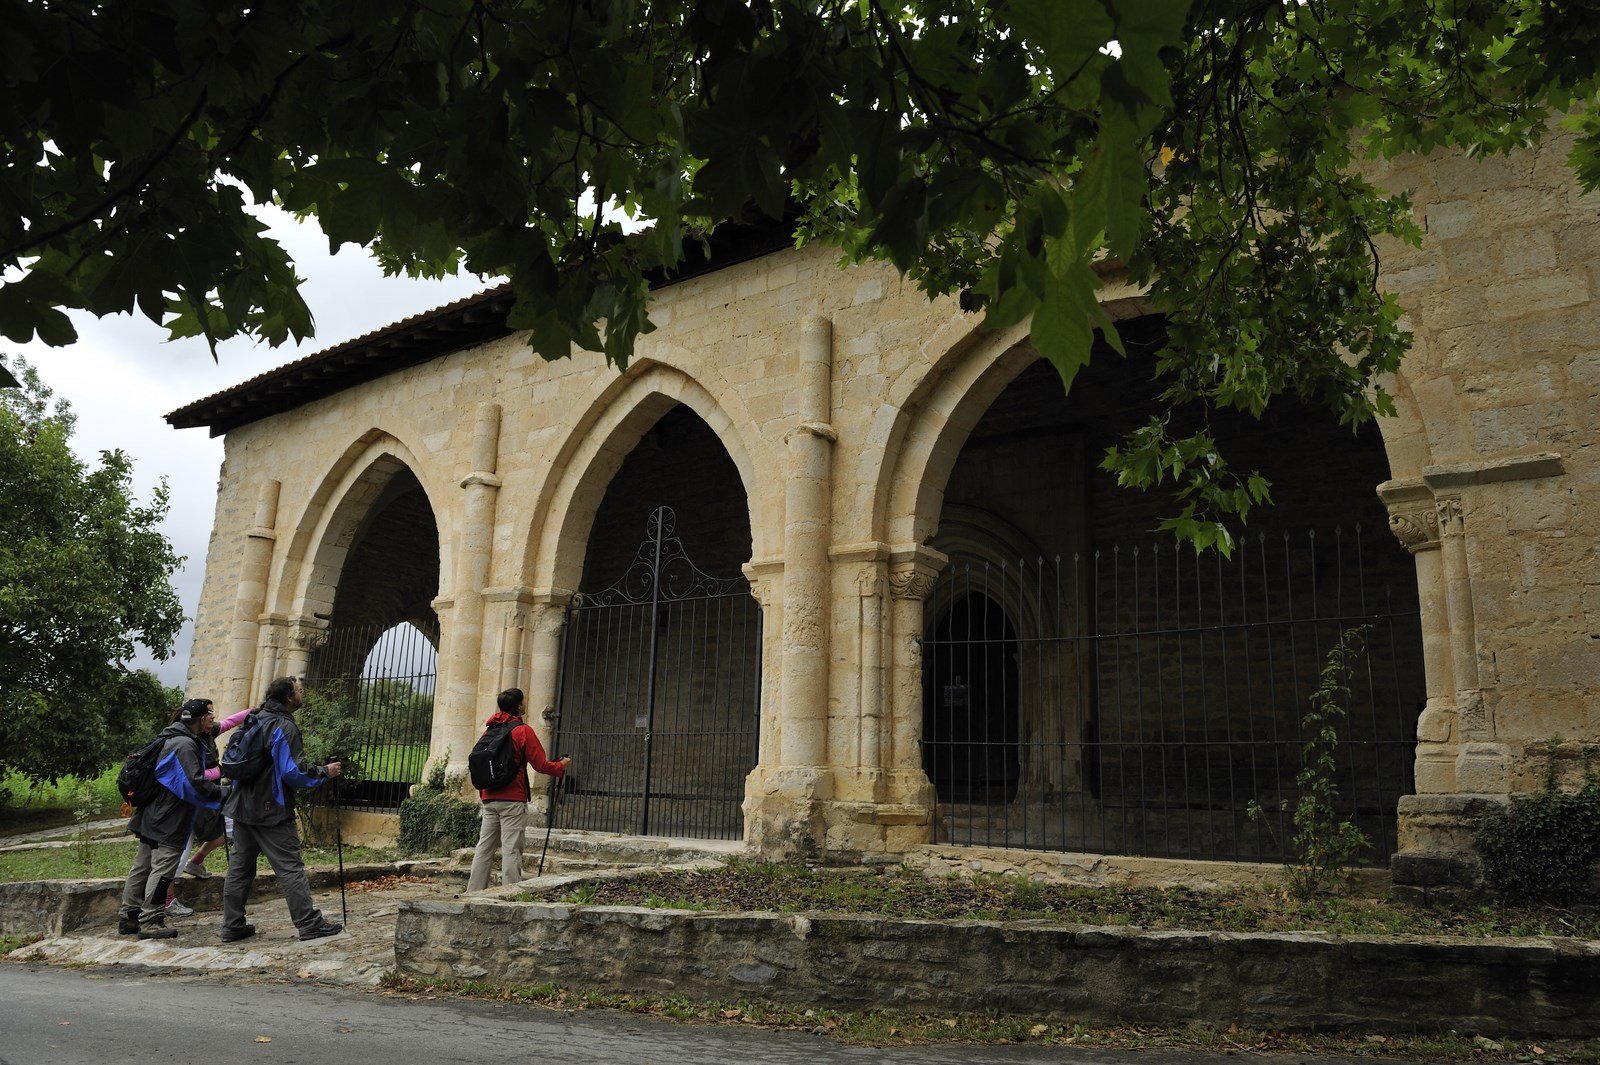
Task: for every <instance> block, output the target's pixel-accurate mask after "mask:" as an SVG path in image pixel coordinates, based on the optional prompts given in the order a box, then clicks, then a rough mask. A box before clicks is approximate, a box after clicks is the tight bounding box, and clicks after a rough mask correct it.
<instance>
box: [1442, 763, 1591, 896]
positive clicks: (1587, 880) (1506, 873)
mask: <svg viewBox="0 0 1600 1065" xmlns="http://www.w3.org/2000/svg"><path fill="white" fill-rule="evenodd" d="M1561 746H1562V741H1561V737H1559V736H1556V737H1554V738H1552V739H1551V740H1550V744H1549V747H1548V749H1547V755H1548V757H1547V761H1546V764H1545V779H1544V787H1543V789H1541V790H1540V791H1538V792H1536V793H1534V794H1532V795H1518V796H1516V797H1514V798H1512V799H1511V801H1510V802H1509V803H1507V804H1506V805H1505V806H1503V807H1501V808H1499V809H1496V810H1493V811H1491V812H1490V813H1489V814H1488V815H1487V816H1486V817H1485V818H1484V821H1483V825H1482V827H1481V828H1479V830H1478V833H1477V835H1476V837H1475V838H1474V839H1473V844H1474V846H1476V848H1477V850H1478V854H1479V856H1480V857H1481V858H1482V859H1483V874H1484V878H1485V879H1486V880H1488V882H1489V883H1490V885H1492V886H1493V887H1494V889H1495V890H1496V891H1498V892H1499V893H1500V895H1501V896H1502V897H1503V898H1505V899H1506V900H1507V901H1509V902H1547V903H1553V904H1555V905H1558V906H1564V905H1569V904H1571V903H1574V902H1583V901H1588V902H1592V901H1594V900H1595V899H1596V898H1597V897H1600V892H1597V891H1596V889H1595V882H1594V865H1595V859H1596V857H1597V856H1600V771H1597V769H1596V766H1595V751H1594V749H1593V748H1591V747H1587V746H1585V747H1583V748H1582V749H1581V750H1582V755H1581V757H1582V761H1583V783H1582V785H1581V786H1580V787H1579V788H1578V790H1577V791H1574V792H1564V791H1562V790H1561V788H1560V785H1559V782H1558V780H1557V775H1558V774H1557V763H1558V760H1559V753H1560V750H1561Z"/></svg>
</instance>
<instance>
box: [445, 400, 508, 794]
mask: <svg viewBox="0 0 1600 1065" xmlns="http://www.w3.org/2000/svg"><path fill="white" fill-rule="evenodd" d="M499 446H500V406H499V404H497V403H482V404H479V405H478V407H477V409H476V411H475V412H474V424H473V427H472V453H471V469H470V470H469V472H468V473H467V475H466V476H465V477H463V478H462V479H461V490H462V492H463V493H465V499H464V500H463V505H462V518H461V525H460V527H459V529H458V531H457V533H456V536H455V542H454V547H455V572H454V574H453V575H452V583H453V585H454V587H453V589H452V593H453V594H452V598H453V602H454V606H453V608H452V609H451V611H450V623H449V625H448V627H447V626H446V624H445V618H444V616H443V615H441V616H440V619H439V627H440V633H441V634H442V638H441V640H440V643H441V645H442V647H441V653H440V655H439V674H440V676H439V689H438V693H439V697H438V698H437V700H436V701H435V704H434V717H433V752H434V754H436V755H437V754H438V753H440V752H441V751H442V750H443V749H444V746H448V747H449V749H450V765H451V768H452V769H464V768H465V766H466V763H467V754H468V753H469V752H470V751H471V750H472V744H473V743H474V742H476V740H477V733H478V728H477V725H478V719H479V714H478V710H479V704H480V703H482V702H483V700H482V698H481V693H480V692H479V690H478V687H479V684H480V683H481V679H482V677H483V669H484V664H485V662H484V658H485V655H484V651H485V648H484V640H483V616H484V615H483V609H484V602H483V593H484V590H485V587H486V586H487V585H488V583H489V573H490V569H491V565H490V564H491V562H492V561H493V553H494V520H495V503H496V498H497V496H498V494H499V490H500V478H499V476H498V475H497V474H496V473H495V469H496V465H497V462H498V453H499ZM490 694H491V696H492V694H493V693H490ZM441 741H442V743H443V746H441Z"/></svg>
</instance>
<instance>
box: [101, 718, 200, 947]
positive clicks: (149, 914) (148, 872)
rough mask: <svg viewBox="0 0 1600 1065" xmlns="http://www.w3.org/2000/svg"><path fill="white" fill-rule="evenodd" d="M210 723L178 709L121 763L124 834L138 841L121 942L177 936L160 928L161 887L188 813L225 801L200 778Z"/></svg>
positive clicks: (182, 844)
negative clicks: (128, 809)
mask: <svg viewBox="0 0 1600 1065" xmlns="http://www.w3.org/2000/svg"><path fill="white" fill-rule="evenodd" d="M211 722H212V716H211V710H210V706H209V704H208V703H206V702H205V701H204V700H191V701H189V702H187V703H185V704H184V705H183V709H182V710H180V711H179V713H178V718H177V720H175V721H173V722H172V723H171V724H170V725H168V726H167V727H166V728H164V729H162V730H161V733H160V735H158V736H157V737H156V738H155V739H154V740H152V741H151V742H150V743H149V744H146V745H145V747H144V748H143V749H142V750H141V751H140V752H139V753H138V754H135V755H134V756H133V757H131V758H129V760H128V765H127V767H126V768H125V769H124V770H123V774H122V775H120V776H119V777H118V787H119V789H121V788H124V787H126V790H125V791H124V795H125V797H126V798H128V800H129V801H130V802H131V803H132V804H133V808H134V809H133V816H132V817H130V818H129V819H128V831H129V832H131V833H133V835H134V836H135V837H136V838H137V839H138V840H139V849H138V851H137V852H136V853H135V854H134V857H133V868H131V869H129V870H128V878H127V879H126V880H125V881H123V885H122V904H121V906H120V907H119V908H118V911H117V932H118V933H119V934H121V935H125V936H131V935H138V937H139V938H140V939H171V938H173V937H174V936H176V935H177V934H178V930H177V929H176V928H168V927H167V888H168V887H170V886H171V884H172V882H173V881H174V880H175V879H177V876H178V863H179V862H180V861H181V860H182V859H183V852H184V850H185V848H187V847H188V845H189V839H190V836H191V834H192V833H193V831H194V822H195V815H196V813H198V812H199V811H200V810H202V809H205V810H215V809H217V807H218V806H220V805H221V800H222V799H223V798H224V797H225V794H226V793H225V790H224V789H223V788H222V787H220V786H219V785H218V784H217V783H216V782H215V781H213V780H208V779H207V777H206V766H205V755H204V753H203V750H202V748H201V745H200V744H201V741H200V733H201V732H202V731H203V730H205V729H208V728H210V727H211Z"/></svg>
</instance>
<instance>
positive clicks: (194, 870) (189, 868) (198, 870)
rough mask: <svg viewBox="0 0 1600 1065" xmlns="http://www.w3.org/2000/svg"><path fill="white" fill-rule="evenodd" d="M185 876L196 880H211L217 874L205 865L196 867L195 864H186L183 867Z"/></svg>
mask: <svg viewBox="0 0 1600 1065" xmlns="http://www.w3.org/2000/svg"><path fill="white" fill-rule="evenodd" d="M183 875H184V876H192V877H194V878H195V879H196V880H210V879H211V878H212V877H213V876H215V875H216V874H215V873H213V872H212V871H211V870H209V869H207V868H206V867H205V866H203V865H196V864H194V863H193V862H185V863H184V865H183Z"/></svg>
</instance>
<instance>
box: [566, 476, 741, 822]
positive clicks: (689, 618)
mask: <svg viewBox="0 0 1600 1065" xmlns="http://www.w3.org/2000/svg"><path fill="white" fill-rule="evenodd" d="M675 523H676V516H675V515H674V513H673V511H672V509H671V508H670V507H658V508H656V510H655V511H654V512H652V513H651V515H650V518H649V520H648V522H647V525H646V531H647V535H646V538H645V540H644V541H643V542H642V543H641V544H640V545H639V549H638V551H637V552H636V554H635V556H634V560H633V562H632V564H631V565H630V566H629V567H628V569H627V571H626V572H625V573H624V574H623V575H622V577H621V578H619V579H618V580H617V582H616V583H615V584H613V585H611V586H610V587H609V588H606V589H604V590H602V591H598V592H593V593H580V594H578V595H576V596H574V597H573V601H572V604H571V606H570V607H569V608H568V612H567V622H566V626H565V629H564V632H563V637H562V653H561V679H560V683H559V686H558V689H559V690H558V696H557V706H556V723H555V729H554V733H555V738H554V742H553V745H552V748H553V750H554V751H555V752H556V753H558V754H561V755H571V756H572V760H573V766H572V778H573V779H572V780H571V781H570V782H569V785H568V787H567V789H566V793H567V796H568V798H567V800H566V801H565V803H564V804H563V807H562V812H561V813H560V814H559V815H558V817H559V819H560V820H559V823H560V824H561V825H562V826H563V827H566V828H581V829H592V830H598V831H610V832H633V833H637V834H639V835H658V836H695V837H700V838H712V839H719V838H720V839H738V838H739V837H740V836H742V835H743V832H744V818H743V813H742V804H743V800H744V779H745V776H746V775H747V774H748V773H749V772H750V770H751V769H752V768H753V767H754V766H755V763H756V742H757V737H758V735H759V728H758V725H759V721H760V713H761V707H760V692H761V608H760V606H759V604H757V602H756V600H755V599H754V597H753V596H751V594H750V585H749V582H748V581H746V580H745V579H744V578H743V577H731V578H718V577H712V576H710V575H708V574H706V573H703V572H701V571H700V569H699V568H697V567H696V566H695V564H694V563H693V562H692V561H691V560H690V559H689V557H688V555H687V554H686V553H685V552H684V548H683V544H682V542H681V541H680V540H679V539H678V538H677V537H675V536H673V535H672V533H673V529H674V526H675Z"/></svg>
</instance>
